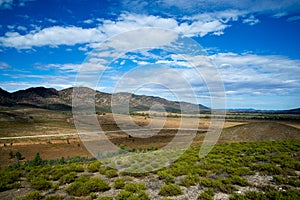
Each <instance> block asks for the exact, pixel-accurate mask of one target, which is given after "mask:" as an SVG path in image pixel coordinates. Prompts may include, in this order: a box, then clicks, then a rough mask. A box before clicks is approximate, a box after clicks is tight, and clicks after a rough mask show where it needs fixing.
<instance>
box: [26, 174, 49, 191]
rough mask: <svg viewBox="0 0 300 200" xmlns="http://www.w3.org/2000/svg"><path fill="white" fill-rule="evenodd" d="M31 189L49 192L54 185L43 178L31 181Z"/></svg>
mask: <svg viewBox="0 0 300 200" xmlns="http://www.w3.org/2000/svg"><path fill="white" fill-rule="evenodd" d="M30 184H31V187H32V188H33V189H36V190H48V189H50V188H51V187H52V183H51V182H50V181H47V180H46V179H44V178H42V177H39V176H38V177H36V178H33V179H32V180H31V181H30Z"/></svg>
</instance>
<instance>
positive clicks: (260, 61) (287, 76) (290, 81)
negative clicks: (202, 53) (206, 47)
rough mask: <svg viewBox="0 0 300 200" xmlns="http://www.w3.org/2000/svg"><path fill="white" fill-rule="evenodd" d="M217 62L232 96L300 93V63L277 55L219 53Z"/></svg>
mask: <svg viewBox="0 0 300 200" xmlns="http://www.w3.org/2000/svg"><path fill="white" fill-rule="evenodd" d="M211 58H212V59H213V61H214V62H215V63H216V65H217V67H218V69H219V71H220V73H221V76H222V78H223V82H224V84H225V87H226V90H227V92H228V94H229V95H232V94H235V95H237V94H239V95H245V94H250V95H258V94H263V95H271V96H273V95H279V96H280V95H286V94H287V93H294V94H298V95H299V93H300V90H299V87H298V86H299V84H300V78H299V76H298V74H300V64H299V63H300V62H299V60H291V59H289V58H287V57H283V56H277V55H266V56H260V55H255V54H244V55H240V54H236V53H219V54H215V55H212V56H211Z"/></svg>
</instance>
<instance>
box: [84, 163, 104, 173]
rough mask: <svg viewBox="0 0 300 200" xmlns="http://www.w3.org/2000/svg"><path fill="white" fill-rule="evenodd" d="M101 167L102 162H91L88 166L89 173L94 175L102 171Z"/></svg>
mask: <svg viewBox="0 0 300 200" xmlns="http://www.w3.org/2000/svg"><path fill="white" fill-rule="evenodd" d="M100 166H101V162H100V161H98V160H96V161H93V162H91V163H90V164H89V165H88V166H87V170H88V172H91V173H94V172H97V171H98V170H99V169H100Z"/></svg>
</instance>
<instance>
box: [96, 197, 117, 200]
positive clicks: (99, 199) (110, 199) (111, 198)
mask: <svg viewBox="0 0 300 200" xmlns="http://www.w3.org/2000/svg"><path fill="white" fill-rule="evenodd" d="M113 199H114V198H113V197H99V198H98V199H97V200H113Z"/></svg>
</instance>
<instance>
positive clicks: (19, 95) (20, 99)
mask: <svg viewBox="0 0 300 200" xmlns="http://www.w3.org/2000/svg"><path fill="white" fill-rule="evenodd" d="M73 89H74V88H72V87H71V88H67V89H63V90H56V89H54V88H44V87H33V88H28V89H25V90H19V91H16V92H12V93H10V92H7V91H5V90H3V89H2V88H0V105H2V106H29V107H37V108H45V109H50V110H63V111H64V110H71V109H72V96H73ZM77 89H78V88H77ZM80 91H81V94H82V95H83V96H85V95H89V94H95V107H96V111H97V112H111V97H112V94H109V93H105V92H100V91H94V90H92V89H90V88H80ZM91 92H92V93H91ZM128 97H130V101H129V110H130V112H136V111H147V110H149V109H150V108H151V107H152V106H153V105H155V104H159V105H161V106H163V107H164V109H165V110H166V111H167V112H173V113H180V112H181V108H183V107H184V109H183V110H185V111H188V112H189V113H193V112H195V111H196V110H198V109H200V110H206V111H208V110H209V108H208V107H206V106H203V105H201V104H199V105H197V104H192V103H187V102H176V101H169V100H167V99H164V98H161V97H154V96H146V95H136V94H131V93H116V94H114V100H115V99H116V101H114V102H119V103H120V104H121V103H122V100H123V99H126V98H128ZM180 106H181V107H180Z"/></svg>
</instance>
